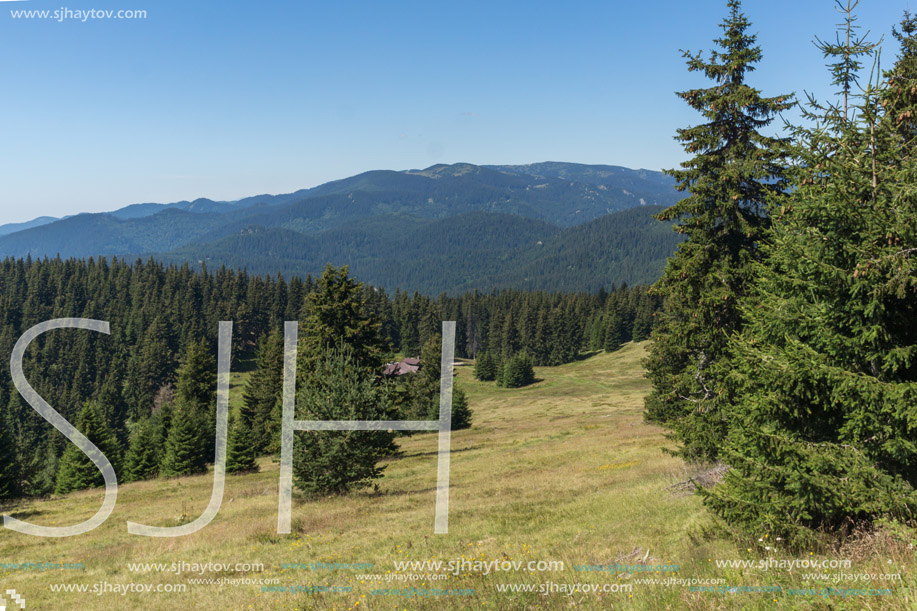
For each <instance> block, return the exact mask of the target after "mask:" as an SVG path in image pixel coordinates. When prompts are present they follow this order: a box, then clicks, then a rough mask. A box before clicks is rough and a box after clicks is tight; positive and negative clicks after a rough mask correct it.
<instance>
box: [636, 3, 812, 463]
mask: <svg viewBox="0 0 917 611" xmlns="http://www.w3.org/2000/svg"><path fill="white" fill-rule="evenodd" d="M727 6H728V9H729V14H728V16H727V18H726V19H725V21H724V22H723V23H722V25H721V27H722V29H723V36H722V37H720V38H718V39H716V40H715V42H716V44H717V45H718V46H719V48H720V50H716V51H713V52H712V53H711V55H710V58H709V60H706V61H705V60H704V59H703V58H702V56H701V54H700V53H698V54H691V53H688V52H686V53H685V54H684V55H685V58H686V59H687V64H688V70H689V71H691V72H702V73H703V74H704V75H705V76H706V77H707V78H709V79H710V80H712V81H713V86H711V87H709V88H706V89H692V90H689V91H684V92H681V93H679V94H678V95H679V97H681V98H682V99H683V100H685V102H687V103H688V105H689V106H691V108H693V109H695V110H697V111H698V112H700V113H701V114H702V115H703V116H704V118H705V119H706V120H707V122H706V123H702V124H700V125H697V126H694V127H689V128H685V129H680V130H678V136H677V139H678V140H680V141H681V142H682V143H683V147H684V149H685V151H686V152H688V153H690V154H692V155H693V157H692V158H691V159H690V160H688V161H686V162H684V163H683V164H682V169H680V170H669V171H668V173H669V174H670V175H672V176H674V177H675V179H676V180H677V181H678V185H677V188H678V189H679V190H680V191H684V192H686V193H688V196H687V197H686V198H685V199H682V200H681V201H679V202H678V203H677V204H675V205H674V206H672V207H670V208H668V209H666V210H664V211H663V212H662V213H660V214H659V215H658V216H657V217H656V218H658V219H659V220H661V221H675V229H676V230H677V231H678V232H679V233H682V234H684V235H685V236H686V237H687V240H686V241H684V242H682V243H681V244H680V245H679V247H678V250H677V251H676V253H675V254H674V255H673V256H672V257H671V258H670V259H669V261H668V263H667V265H666V268H665V271H664V273H663V276H662V278H661V279H660V280H659V281H658V282H657V283H656V284H655V285H654V286H653V291H654V292H655V293H657V294H659V295H661V296H663V297H664V298H665V308H664V314H663V315H662V316H661V320H660V321H659V322H660V324H659V326H658V327H657V328H656V329H655V331H654V332H653V340H654V341H653V344H652V347H651V350H650V355H649V357H648V358H647V360H646V367H647V369H648V377H649V378H650V380H651V381H652V383H653V391H652V393H651V394H650V395H649V397H647V399H646V417H647V419H648V420H650V421H653V422H658V423H661V424H663V425H665V426H666V427H668V428H669V429H670V430H671V437H672V438H673V439H674V440H675V441H677V442H678V443H679V444H680V448H679V450H678V453H679V454H680V455H681V456H682V457H684V458H686V459H689V460H693V459H715V458H716V457H717V454H718V451H719V448H720V446H721V443H722V440H723V438H724V437H725V434H726V430H727V422H726V416H725V411H724V407H725V406H727V405H728V404H729V400H730V399H729V397H728V393H727V392H726V389H725V388H724V385H723V384H722V383H721V377H722V370H723V369H725V368H724V367H722V365H723V363H724V362H726V361H727V360H728V358H729V350H728V347H727V339H728V337H729V335H730V334H732V333H734V332H736V331H739V330H740V329H741V328H742V326H743V318H742V315H741V313H740V309H739V304H740V303H741V302H742V301H743V300H744V299H745V297H746V293H747V292H748V285H749V284H750V281H751V277H752V271H751V266H752V264H753V263H754V262H755V261H758V260H760V258H761V254H760V253H761V250H760V245H761V242H762V240H763V239H764V238H765V235H766V232H767V228H768V224H769V221H768V215H767V211H766V204H767V202H768V200H769V199H771V198H772V197H773V196H775V195H776V194H780V193H782V192H783V191H784V189H785V187H786V184H787V183H786V178H785V176H784V174H785V159H786V155H787V142H786V140H784V139H780V138H773V137H769V136H766V135H763V134H762V133H761V132H760V130H762V129H764V128H766V127H767V126H768V125H769V124H770V123H771V121H773V119H774V118H775V116H776V115H777V113H779V112H781V111H783V110H786V109H788V108H790V107H791V106H792V105H793V104H794V102H793V99H792V96H791V95H780V96H776V97H770V98H765V97H762V96H761V94H760V92H759V91H758V90H757V89H754V88H752V87H751V86H750V85H748V84H747V83H746V77H747V75H748V73H750V72H751V71H753V70H754V68H755V66H754V65H755V64H756V63H757V62H759V61H760V60H761V57H762V53H761V50H760V48H759V47H757V46H756V45H755V36H754V35H752V34H749V33H748V29H749V27H750V25H751V24H750V22H749V21H748V19H747V18H746V17H745V15H744V14H742V12H741V3H740V2H739V0H730V1H729V2H728V3H727Z"/></svg>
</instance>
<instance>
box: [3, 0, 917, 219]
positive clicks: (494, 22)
mask: <svg viewBox="0 0 917 611" xmlns="http://www.w3.org/2000/svg"><path fill="white" fill-rule="evenodd" d="M914 3H915V5H917V0H915V2H914ZM909 4H910V0H862V1H861V4H860V8H859V10H858V13H859V15H860V24H861V25H862V26H863V28H864V29H871V30H872V32H873V34H874V37H878V36H879V35H882V34H884V35H885V41H886V44H885V48H886V51H885V54H884V58H883V60H884V62H883V63H884V64H886V65H888V64H890V62H891V61H892V60H893V58H894V55H895V53H896V48H895V44H894V41H893V39H892V38H891V36H890V35H889V32H890V30H891V26H892V25H894V24H895V23H897V22H898V21H899V20H900V18H901V15H902V13H903V11H904V10H905V9H907V8H910V7H909ZM62 8H66V9H69V10H70V11H71V12H75V11H88V10H92V9H96V10H111V11H119V10H145V11H146V12H147V17H146V18H145V19H98V18H90V19H88V20H87V21H85V22H84V21H82V20H81V19H78V18H68V19H65V20H63V21H58V20H55V19H23V18H19V19H14V18H13V17H12V14H11V11H14V10H15V11H19V10H49V11H52V12H53V11H56V10H61V9H62ZM744 9H745V12H746V14H747V15H748V16H749V18H750V19H751V20H752V22H753V23H754V27H753V31H754V32H756V33H757V34H758V41H759V44H760V45H761V47H762V49H763V51H764V54H765V57H764V61H763V62H762V64H760V67H759V69H758V71H757V72H755V73H754V74H753V75H752V76H751V77H750V79H749V82H750V84H752V85H754V86H756V87H759V88H761V89H762V90H763V92H764V93H765V95H775V94H778V93H785V92H789V91H795V92H797V93H800V92H802V91H803V90H808V91H812V92H816V93H819V94H821V95H825V94H827V93H829V92H830V88H829V87H828V86H827V72H826V70H825V69H824V67H823V65H824V61H823V59H822V57H821V55H820V53H819V52H818V51H817V50H816V49H815V47H814V46H813V45H812V43H811V40H812V37H813V36H814V35H819V36H820V37H822V38H833V31H834V25H835V24H836V23H837V22H838V21H839V19H838V15H837V13H836V12H835V10H834V8H833V0H766V1H765V0H746V2H745V3H744ZM915 9H917V6H915ZM724 15H725V0H715V1H714V0H690V1H686V0H677V1H676V0H651V1H647V2H638V1H636V0H627V1H621V0H600V1H591V0H590V1H581V2H577V1H575V0H574V1H571V2H559V1H557V0H554V1H551V2H544V1H541V0H526V1H525V2H521V1H519V2H505V1H501V0H487V1H479V0H466V1H464V2H437V1H433V2H431V1H429V0H427V1H425V2H414V1H401V0H371V1H357V0H337V1H325V2H314V1H312V0H300V1H296V2H292V1H290V2H287V1H279V0H275V1H267V2H238V1H236V0H226V1H221V2H215V1H211V0H198V1H192V2H189V1H187V0H183V1H176V0H155V1H154V0H67V2H58V3H54V2H52V0H25V1H19V2H10V1H8V0H2V1H0V54H2V62H0V76H2V81H0V92H2V93H0V223H6V222H18V221H24V220H28V219H31V218H34V217H36V216H40V215H51V216H61V215H64V214H72V213H75V212H80V211H101V210H112V209H115V208H118V207H121V206H123V205H127V204H131V203H138V202H171V201H179V200H183V199H195V198H197V197H209V198H211V199H217V200H228V199H237V198H240V197H243V196H247V195H254V194H258V193H285V192H290V191H293V190H296V189H299V188H304V187H310V186H314V185H317V184H320V183H322V182H326V181H328V180H334V179H337V178H343V177H346V176H350V175H353V174H356V173H359V172H362V171H366V170H371V169H408V168H421V167H427V166H429V165H432V164H434V163H454V162H459V161H465V162H470V163H478V164H488V163H493V164H496V163H501V164H502V163H509V164H516V163H530V162H537V161H547V160H551V161H573V162H581V163H605V164H612V165H623V166H628V167H634V168H638V167H640V168H650V169H661V168H664V167H672V166H674V165H677V164H678V163H679V162H680V161H681V160H683V158H684V155H683V153H682V150H681V148H680V146H679V145H678V143H677V142H675V141H674V140H673V138H672V136H673V135H674V134H675V130H676V128H678V127H684V126H687V125H689V124H692V123H696V122H697V121H698V116H697V115H696V114H694V113H693V112H692V111H691V110H690V109H689V108H687V107H686V106H685V105H684V103H683V102H681V101H680V100H679V99H678V98H677V97H676V96H675V95H674V94H673V92H674V91H676V90H682V89H687V88H691V87H697V86H705V83H706V81H705V80H704V79H703V77H702V76H700V75H698V74H689V73H688V72H687V71H686V69H685V67H684V62H683V60H682V59H681V54H680V53H679V49H690V50H695V51H696V50H701V49H704V50H706V49H709V48H710V47H711V41H712V39H713V38H714V37H715V36H716V35H718V34H719V33H720V30H719V28H718V24H719V23H720V21H721V20H722V18H723V16H724Z"/></svg>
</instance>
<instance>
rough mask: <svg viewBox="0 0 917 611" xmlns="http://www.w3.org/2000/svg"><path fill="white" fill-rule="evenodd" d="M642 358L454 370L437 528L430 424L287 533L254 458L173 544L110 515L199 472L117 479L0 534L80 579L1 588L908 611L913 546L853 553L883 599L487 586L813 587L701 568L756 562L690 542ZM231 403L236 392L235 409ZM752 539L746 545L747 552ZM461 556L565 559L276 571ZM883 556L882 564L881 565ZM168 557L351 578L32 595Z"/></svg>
mask: <svg viewBox="0 0 917 611" xmlns="http://www.w3.org/2000/svg"><path fill="white" fill-rule="evenodd" d="M643 354H644V346H642V345H630V344H629V345H627V346H625V348H624V349H623V350H621V351H620V352H618V353H615V354H602V355H598V356H595V357H592V358H589V359H586V360H584V361H581V362H578V363H573V364H570V365H566V366H563V367H557V368H540V369H537V371H536V372H537V375H538V377H539V378H543V380H542V381H540V382H538V383H537V384H535V385H534V386H532V387H529V388H526V389H520V390H502V389H497V388H495V387H494V386H493V384H482V383H479V382H476V381H474V380H472V379H471V375H470V374H471V371H470V368H467V367H466V368H461V369H460V371H459V374H458V375H459V380H460V383H461V384H462V386H463V387H464V388H465V389H466V390H467V392H468V396H469V399H470V402H471V406H472V408H473V409H474V410H475V418H474V423H475V424H474V427H473V428H472V429H471V430H466V431H458V432H455V433H453V437H452V449H453V455H452V471H451V478H452V489H451V511H450V530H449V534H448V535H445V536H442V535H437V536H435V535H433V512H434V499H435V485H436V454H435V452H436V447H437V446H436V443H437V440H436V435H435V434H433V435H431V434H424V435H416V436H414V437H411V438H408V439H404V440H402V449H403V450H404V456H403V457H402V458H400V459H398V460H394V461H392V462H391V464H390V465H389V467H388V469H387V471H386V476H385V478H384V479H383V480H381V482H380V489H379V491H378V492H375V493H374V492H370V491H367V492H364V493H357V494H354V495H351V496H348V497H344V498H332V499H326V500H322V501H310V502H306V501H302V500H296V499H294V507H293V529H294V534H293V535H289V536H283V537H281V536H277V535H276V534H275V527H276V520H277V477H278V467H277V465H276V464H274V463H272V462H271V461H270V460H269V459H264V460H262V461H261V467H262V471H261V472H260V473H257V474H252V475H244V476H233V477H229V478H228V481H227V486H226V493H225V496H224V501H223V506H222V509H221V511H220V513H219V515H218V516H217V518H216V519H215V520H214V522H213V523H211V524H210V525H209V526H208V527H206V528H205V529H204V530H202V531H200V532H198V533H196V534H194V535H190V536H187V537H181V538H174V539H147V538H143V537H136V536H132V535H128V534H127V531H126V526H125V522H126V521H128V520H131V521H135V522H140V523H147V524H153V525H174V524H176V523H177V522H176V519H177V518H178V517H179V516H181V515H182V514H183V513H184V514H186V515H189V516H192V517H193V516H197V515H199V514H200V512H201V511H202V510H203V509H204V507H205V506H206V504H207V501H208V499H209V497H210V487H211V485H212V480H211V479H210V478H209V477H190V478H184V479H178V480H170V481H153V482H144V483H136V484H128V485H123V486H121V487H120V490H119V498H118V505H117V507H116V509H115V511H114V513H113V514H112V516H111V517H110V518H109V520H108V521H107V522H106V523H105V524H104V525H103V526H101V527H99V528H98V529H96V530H95V531H93V532H92V533H91V534H87V535H83V536H79V537H71V538H66V539H39V538H32V537H27V536H24V535H19V534H17V533H13V532H11V531H8V530H0V561H3V562H55V561H57V562H83V563H84V564H85V567H86V569H85V571H50V572H45V573H39V572H37V571H35V572H6V574H3V573H2V572H0V584H2V586H3V588H4V589H7V588H15V589H16V590H17V591H19V592H20V593H22V594H24V595H25V596H26V599H27V600H28V605H29V606H28V608H29V609H145V610H154V609H177V608H181V609H239V610H244V609H453V608H454V609H461V608H469V609H471V608H476V609H477V608H479V609H506V610H515V609H561V608H563V609H568V608H571V607H573V608H582V609H612V608H634V609H720V608H723V609H767V608H811V609H826V608H845V609H889V608H891V609H895V608H898V609H908V608H911V607H910V605H912V604H913V602H909V601H914V597H913V594H912V592H913V587H914V585H913V577H912V576H913V574H914V571H912V570H911V569H912V568H913V567H914V558H913V551H906V549H905V550H904V551H902V549H903V548H901V546H892V548H891V549H889V548H888V547H884V548H880V549H878V551H872V550H871V549H866V550H865V552H863V551H862V550H860V551H861V552H862V553H861V555H862V556H863V558H862V559H861V560H860V561H859V562H857V563H856V564H855V565H854V567H853V568H852V569H849V571H850V572H867V571H870V572H871V571H876V570H878V571H879V572H888V573H891V572H899V571H900V572H901V573H902V575H904V577H905V583H907V582H908V580H909V579H910V589H909V590H908V588H907V587H906V586H905V585H901V584H899V585H898V586H896V595H895V596H894V597H869V598H862V597H861V598H856V599H846V600H842V599H839V598H835V599H831V600H830V601H828V602H830V603H831V605H832V606H831V607H827V606H825V603H824V602H821V599H820V598H818V597H812V598H805V597H793V596H788V595H786V594H783V595H777V596H776V597H775V596H774V595H770V596H768V595H764V594H746V593H743V594H712V593H691V592H688V591H687V589H686V588H684V587H680V586H673V587H663V586H646V585H639V584H637V585H634V588H633V591H632V593H630V594H626V593H623V594H622V593H615V594H604V595H597V594H577V595H575V596H572V597H567V596H563V595H558V594H554V595H550V596H540V595H535V594H527V595H518V594H513V595H511V594H501V593H497V591H496V589H495V585H496V584H500V583H531V584H537V583H542V582H548V581H551V582H554V583H576V582H582V583H610V582H614V581H617V580H619V578H618V577H616V576H615V575H613V574H610V573H583V572H576V571H575V570H574V569H573V564H586V563H602V564H609V563H613V562H615V561H616V560H617V561H618V562H621V563H628V564H633V563H636V562H639V561H641V560H643V559H644V558H646V563H648V564H657V563H661V562H672V563H675V564H678V565H679V567H680V570H679V572H678V573H676V574H669V576H676V577H681V578H691V577H725V578H726V580H727V583H728V584H729V585H730V586H737V585H772V584H773V583H782V584H783V585H784V586H787V585H789V586H791V587H798V586H802V587H819V584H811V583H810V584H808V586H806V584H805V583H804V582H803V581H802V580H801V578H800V577H799V574H798V569H797V571H795V572H794V574H791V575H790V574H787V573H784V572H778V571H770V572H762V571H760V570H748V571H746V572H745V573H744V574H742V572H741V571H739V570H731V571H728V570H721V569H716V568H715V566H714V565H713V564H712V563H711V562H710V559H740V558H759V557H761V556H759V555H757V554H755V553H754V552H753V553H748V552H747V551H746V550H744V549H741V550H737V549H736V546H735V545H734V544H731V543H728V542H726V541H724V540H722V539H710V538H705V537H703V536H702V535H701V532H702V530H703V528H704V526H706V525H709V519H708V518H707V517H706V515H705V513H704V510H703V507H702V506H701V503H700V501H699V499H698V498H697V497H694V496H690V495H689V496H676V495H673V494H671V493H670V492H669V491H667V490H666V488H667V487H668V486H670V485H671V484H673V483H675V482H677V481H681V480H684V479H686V477H687V475H688V474H686V472H685V470H684V467H683V465H682V464H681V462H680V461H678V460H675V459H673V458H671V457H669V456H667V455H664V454H662V453H661V452H660V450H659V447H660V446H661V445H664V439H663V437H662V434H661V431H660V430H659V429H658V428H655V427H652V426H649V425H647V424H644V423H643V421H642V413H641V409H642V397H643V395H644V394H645V393H646V392H647V390H648V386H647V382H646V381H645V380H644V379H643V377H642V371H641V368H640V358H641V357H642V355H643ZM242 379H243V378H236V379H234V380H233V382H234V383H236V382H241V380H242ZM239 397H240V394H239V393H238V390H237V389H236V391H234V393H233V401H234V402H235V401H238V400H239ZM100 499H101V492H100V491H87V492H83V493H78V494H73V495H70V496H67V497H60V498H58V497H55V498H52V499H49V500H44V501H38V502H30V503H24V504H22V505H20V506H17V507H15V508H13V509H12V511H11V512H12V513H13V514H14V515H17V516H20V517H23V519H27V520H29V521H32V522H35V523H38V524H45V525H63V524H71V523H76V522H79V521H82V520H84V519H86V518H88V517H89V516H91V515H92V514H93V513H94V512H95V511H96V510H97V508H98V504H99V502H100ZM753 545H757V542H754V543H752V542H750V543H749V544H748V546H749V547H752V546H753ZM867 547H868V546H867ZM899 548H900V549H899ZM848 555H849V554H848ZM462 556H464V557H467V558H471V557H474V558H476V559H478V560H492V559H499V560H505V559H507V558H512V559H525V560H528V559H535V560H562V561H564V562H565V563H566V565H567V568H566V570H565V571H564V572H562V573H561V572H544V573H532V574H529V573H527V572H520V573H496V574H491V575H487V576H481V575H474V574H470V575H462V576H459V577H450V578H449V579H448V580H445V581H436V582H434V583H433V585H435V586H436V587H440V588H443V587H450V588H474V589H475V590H476V593H477V595H476V596H475V597H452V598H447V597H438V598H427V599H424V598H410V599H407V598H392V597H381V596H372V595H371V594H370V589H371V588H374V587H379V586H380V585H381V586H382V587H385V584H378V583H377V584H372V583H370V582H365V583H361V582H360V580H358V579H357V577H356V575H357V574H360V573H362V572H363V571H353V570H337V571H331V570H324V571H309V570H286V571H282V570H281V568H280V565H281V563H290V562H299V563H301V562H310V561H323V562H354V563H356V562H372V563H373V565H374V568H373V570H372V572H374V573H386V572H387V571H394V566H393V564H392V562H393V560H399V559H404V560H445V561H448V560H451V559H455V558H458V557H462ZM775 556H777V557H791V556H783V555H781V554H775ZM831 557H837V556H836V555H835V556H831ZM890 558H892V559H894V563H893V564H888V563H887V561H889V559H890ZM182 561H184V562H191V563H193V562H201V563H205V562H232V563H236V562H261V563H263V564H264V565H265V567H266V570H265V572H264V573H262V574H249V575H241V574H232V573H222V574H206V575H204V577H205V578H206V577H214V578H219V577H255V578H258V577H262V578H263V577H278V578H279V579H280V583H281V584H283V585H306V586H308V585H322V584H326V585H339V586H340V585H351V586H354V592H353V593H348V594H340V593H335V594H302V593H300V594H280V593H262V592H261V588H260V587H259V586H256V585H240V586H236V587H233V586H229V585H225V586H223V587H219V586H211V585H190V586H189V591H188V592H187V593H185V594H137V593H132V594H127V595H126V596H119V595H116V594H105V595H102V596H94V595H91V594H75V593H73V594H55V593H51V592H50V590H49V588H48V584H50V583H79V584H95V583H98V582H102V581H107V582H110V583H126V582H135V583H185V580H186V578H187V577H188V575H182V576H175V575H172V574H167V573H157V572H147V573H131V572H129V571H128V568H127V563H128V562H161V563H171V562H182ZM665 576H666V575H660V577H665ZM636 577H641V575H636ZM390 585H391V587H405V584H399V583H393V584H390ZM408 585H412V586H414V587H425V586H430V585H431V584H430V582H425V583H424V586H421V585H420V582H412V583H410V584H408ZM822 585H827V584H822ZM833 585H834V587H856V586H854V585H853V584H840V585H838V584H833ZM874 585H875V586H876V587H882V586H881V584H874ZM908 591H910V592H911V593H910V594H908Z"/></svg>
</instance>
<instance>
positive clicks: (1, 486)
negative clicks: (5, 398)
mask: <svg viewBox="0 0 917 611" xmlns="http://www.w3.org/2000/svg"><path fill="white" fill-rule="evenodd" d="M0 397H2V395H0ZM10 425H11V422H10V419H9V416H8V415H7V410H6V406H3V407H2V408H0V501H2V500H6V499H11V498H14V497H17V496H19V463H18V461H17V459H16V444H15V443H14V439H15V437H14V435H13V430H12V428H11V426H10Z"/></svg>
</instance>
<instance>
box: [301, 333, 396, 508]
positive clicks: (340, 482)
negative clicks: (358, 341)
mask: <svg viewBox="0 0 917 611" xmlns="http://www.w3.org/2000/svg"><path fill="white" fill-rule="evenodd" d="M313 362H314V366H313V368H312V369H311V370H310V371H309V372H308V374H307V376H306V379H305V381H304V383H303V385H302V386H300V388H299V391H298V393H297V397H296V410H297V418H298V419H300V420H393V419H395V410H394V408H393V407H392V405H391V403H390V401H389V399H388V396H389V393H388V391H387V390H386V389H384V388H383V387H382V386H381V382H379V381H378V378H374V377H371V376H368V375H367V374H366V370H365V367H364V366H363V363H361V361H359V360H357V358H355V356H354V350H353V349H352V348H351V347H350V346H349V345H347V344H343V343H342V344H339V345H338V346H336V347H332V348H323V349H322V350H321V352H320V353H319V355H318V358H316V359H315V360H314V361H313ZM394 439H395V434H394V433H393V432H391V431H301V432H297V433H296V436H295V440H294V446H293V447H294V450H293V482H294V484H295V485H296V487H298V488H299V489H301V490H303V491H304V492H305V493H306V494H308V495H310V496H314V495H328V494H344V493H346V492H348V491H350V490H352V489H355V488H363V487H366V486H369V485H370V484H371V483H372V480H374V479H378V478H380V477H382V472H383V471H384V470H385V467H384V466H381V465H379V461H380V460H381V459H382V458H384V457H386V456H389V455H391V453H392V451H393V450H394V448H395V442H394Z"/></svg>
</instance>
